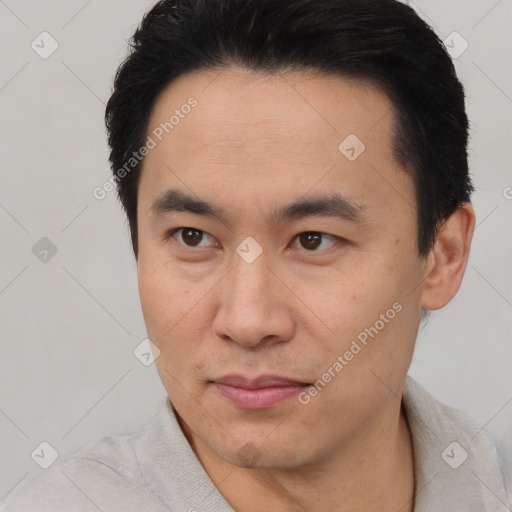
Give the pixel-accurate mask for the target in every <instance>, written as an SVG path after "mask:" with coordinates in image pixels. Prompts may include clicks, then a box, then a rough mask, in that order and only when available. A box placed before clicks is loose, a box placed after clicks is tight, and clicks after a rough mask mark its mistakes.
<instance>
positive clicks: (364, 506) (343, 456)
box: [180, 400, 414, 512]
mask: <svg viewBox="0 0 512 512" xmlns="http://www.w3.org/2000/svg"><path fill="white" fill-rule="evenodd" d="M390 413H391V414H390ZM390 418H393V420H390ZM180 423H181V424H182V428H183V430H184V432H185V433H186V435H187V437H188V439H189V442H190V444H191V446H192V448H193V449H194V451H195V453H196V455H197V456H198V458H199V460H200V461H201V463H202V464H203V467H204V468H205V470H206V472H207V473H208V475H209V476H210V478H211V479H212V481H213V482H214V483H216V485H217V487H218V488H219V491H220V492H221V493H222V495H223V496H224V498H225V499H226V501H227V502H228V503H229V504H230V505H231V506H232V508H233V509H234V510H236V511H237V512H260V511H262V510H272V511H273V512H285V511H286V512H290V511H300V512H304V511H305V510H307V511H308V512H320V511H322V512H323V511H325V510H333V511H338V510H343V511H344V512H356V511H358V512H360V511H361V510H381V511H383V512H385V511H389V512H391V511H396V510H400V511H401V512H412V511H413V508H414V459H413V452H412V440H411V435H410V431H409V426H408V423H407V419H406V417H405V414H404V411H403V408H401V406H400V402H399V401H397V400H392V401H391V402H389V403H388V404H387V406H386V407H385V410H384V411H383V413H382V414H381V415H380V416H379V417H378V418H376V419H375V421H374V422H372V423H371V424H368V425H367V426H366V427H365V428H364V429H361V430H360V431H359V432H358V433H357V435H356V436H355V438H353V439H350V441H349V442H347V443H346V444H345V446H341V447H339V448H338V449H337V450H336V451H334V450H333V451H332V453H331V454H330V456H329V457H328V458H324V459H322V460H321V461H317V462H314V463H311V464H309V465H307V466H302V467H299V468H293V469H284V470H283V469H275V468H270V469H260V468H252V469H246V468H240V467H238V466H235V465H232V464H230V463H228V462H226V461H225V460H224V459H222V458H220V457H219V456H218V455H217V454H215V453H213V452H212V451H211V450H210V449H209V448H208V447H207V445H206V444H204V443H203V442H202V440H200V439H199V438H197V437H196V436H195V435H194V434H193V433H192V432H191V431H190V430H189V429H188V428H187V427H186V425H184V424H183V423H184V422H183V421H180ZM255 496H257V499H255Z"/></svg>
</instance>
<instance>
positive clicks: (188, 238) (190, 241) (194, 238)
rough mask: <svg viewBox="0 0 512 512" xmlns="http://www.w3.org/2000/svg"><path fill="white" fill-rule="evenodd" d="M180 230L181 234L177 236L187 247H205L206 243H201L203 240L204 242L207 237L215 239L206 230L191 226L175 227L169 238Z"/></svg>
mask: <svg viewBox="0 0 512 512" xmlns="http://www.w3.org/2000/svg"><path fill="white" fill-rule="evenodd" d="M180 231H181V234H178V236H177V238H178V240H180V239H181V241H179V243H181V245H185V246H186V247H205V246H204V245H201V242H203V241H204V240H205V238H206V239H207V238H210V239H211V240H212V241H214V239H213V237H212V236H210V235H208V234H207V233H205V232H204V231H201V230H200V229H196V228H189V227H184V228H176V229H173V230H172V231H170V232H169V234H168V238H171V237H174V236H175V235H176V234H177V233H178V232H180ZM214 242H215V241H214Z"/></svg>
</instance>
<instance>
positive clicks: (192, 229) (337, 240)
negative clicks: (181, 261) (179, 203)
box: [165, 226, 347, 253]
mask: <svg viewBox="0 0 512 512" xmlns="http://www.w3.org/2000/svg"><path fill="white" fill-rule="evenodd" d="M187 229H189V230H191V231H196V232H198V233H203V234H205V235H207V236H210V237H211V238H213V237H212V236H211V235H209V234H208V233H206V231H203V230H201V229H196V228H193V227H190V226H182V227H179V228H174V229H171V230H170V231H169V232H168V233H167V234H166V236H165V239H166V240H168V239H170V238H172V237H174V235H175V234H176V233H177V232H179V231H182V230H187ZM304 234H316V235H322V236H323V237H329V238H331V239H332V240H334V241H336V242H337V243H335V244H333V245H332V246H331V247H328V248H327V249H315V250H307V249H304V250H305V251H306V252H308V253H315V252H323V251H327V250H329V249H331V248H332V247H335V246H336V245H337V244H339V243H344V242H347V240H345V239H344V238H341V237H339V236H335V235H330V234H329V233H324V232H322V231H301V232H300V233H297V235H295V236H294V237H293V240H295V239H297V238H298V237H299V236H300V235H304ZM201 241H202V240H201ZM177 243H178V244H179V245H181V246H182V247H185V248H187V249H192V250H194V249H195V248H196V247H194V246H191V245H186V244H184V243H181V242H179V241H178V242H177ZM198 248H199V249H201V248H205V247H203V246H199V247H198Z"/></svg>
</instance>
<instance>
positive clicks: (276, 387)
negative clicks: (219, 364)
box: [212, 375, 310, 410]
mask: <svg viewBox="0 0 512 512" xmlns="http://www.w3.org/2000/svg"><path fill="white" fill-rule="evenodd" d="M212 384H213V385H214V387H215V389H216V390H217V391H218V392H219V393H220V395H221V396H223V397H224V398H226V399H227V400H228V401H229V402H231V404H232V405H235V406H236V407H238V408H241V409H249V410H258V409H267V408H271V407H275V406H277V405H278V404H279V403H281V402H283V401H284V400H286V399H289V398H291V397H293V396H295V395H297V394H298V393H299V392H300V391H301V390H302V389H303V388H304V387H305V386H309V385H310V383H306V382H302V381H300V380H295V379H293V378H287V377H280V376H276V375H262V376H260V377H257V378H254V379H247V378H246V377H242V376H241V375H227V376H224V377H221V378H219V379H216V380H215V381H213V382H212Z"/></svg>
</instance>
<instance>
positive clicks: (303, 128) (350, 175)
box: [138, 68, 425, 468]
mask: <svg viewBox="0 0 512 512" xmlns="http://www.w3.org/2000/svg"><path fill="white" fill-rule="evenodd" d="M187 105H188V106H187ZM393 112H394V110H393V107H392V104H391V103H390V101H389V99H388V98H387V97H386V96H385V95H384V94H383V93H382V92H380V91H379V90H378V89H376V88H374V87H373V86H370V85H368V84H364V83H361V82H356V81H349V80H347V79H342V78H339V77H328V76H325V75H316V76H315V75H312V74H310V75H306V74H305V73H304V72H300V73H299V72H293V73H288V74H286V75H280V76H276V77H270V76H266V75H260V74H257V75H256V74H249V73H248V72H245V71H241V70H239V69H235V68H228V69H223V70H220V69H217V70H208V71H205V70H202V71H198V72H194V73H190V74H188V75H184V76H182V77H180V78H179V79H177V80H176V81H174V82H172V83H171V84H170V85H169V86H168V87H167V88H166V89H165V90H164V91H163V93H162V94H161V95H160V96H159V98H158V100H157V101H156V103H155V105H154V108H153V110H152V113H151V116H150V121H149V125H148V136H149V137H150V138H151V140H152V142H150V143H149V144H148V146H151V147H150V150H149V152H148V154H147V156H146V157H145V160H144V164H143V169H142V174H141V179H140V184H139V189H138V242H139V254H138V279H139V289H140V297H141V303H142V309H143V314H144V319H145V322H146V326H147V331H148V336H149V338H150V339H151V340H152V342H153V343H154V344H155V345H156V346H157V347H158V349H159V350H160V355H159V357H158V358H157V359H156V366H157V369H158V372H159V375H160V377H161V379H162V382H163V384H164V386H165V388H166V390H167V392H168V394H169V397H170V399H171V401H172V403H173V405H174V407H175V409H176V411H177V413H178V414H179V417H180V420H181V423H182V425H184V428H185V429H186V432H188V434H189V435H191V436H193V437H194V438H195V439H196V440H199V441H200V442H201V443H203V444H204V445H205V446H207V447H208V449H209V450H211V452H212V453H214V454H216V455H217V456H218V457H220V458H222V459H223V460H225V461H228V462H230V463H232V464H237V465H240V466H242V465H247V461H248V459H249V461H250V465H254V466H256V467H268V468H270V467H281V468H291V467H297V466H299V465H305V464H309V463H314V462H318V461H320V460H321V459H322V458H326V457H329V456H332V455H333V454H334V453H336V451H337V450H338V449H339V447H342V446H346V445H347V443H350V442H351V441H352V440H354V439H355V438H356V437H357V436H358V435H359V433H360V432H362V431H363V430H364V428H366V426H368V425H371V424H372V422H375V421H377V419H378V418H379V417H382V415H384V414H386V411H387V410H389V408H390V407H391V404H394V405H393V407H395V408H396V402H397V401H396V398H395V397H394V392H400V390H401V386H402V384H403V380H404V377H405V375H406V373H407V370H408V367H409V364H410V361H411V357H412V353H413V348H414V341H415V339H416V334H417V330H418V326H419V321H420V317H421V295H422V284H421V283H422V278H423V275H424V272H425V263H424V260H421V259H420V258H419V257H418V249H417V243H416V239H417V212H416V208H415V192H414V184H413V181H412V179H411V177H410V176H409V174H407V173H406V172H404V170H403V169H401V168H400V167H399V166H398V164H397V162H396V161H395V160H394V158H393V155H392V133H393ZM171 116H174V118H172V117H171ZM166 123H167V124H166ZM148 140H149V139H148ZM284 379H287V380H284ZM394 410H396V409H394Z"/></svg>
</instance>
